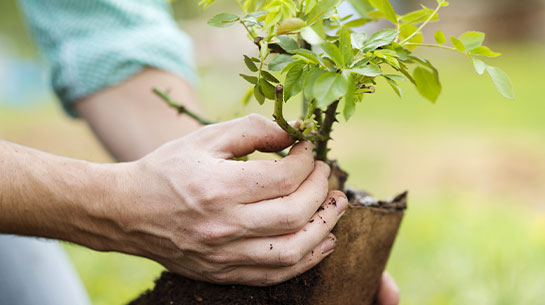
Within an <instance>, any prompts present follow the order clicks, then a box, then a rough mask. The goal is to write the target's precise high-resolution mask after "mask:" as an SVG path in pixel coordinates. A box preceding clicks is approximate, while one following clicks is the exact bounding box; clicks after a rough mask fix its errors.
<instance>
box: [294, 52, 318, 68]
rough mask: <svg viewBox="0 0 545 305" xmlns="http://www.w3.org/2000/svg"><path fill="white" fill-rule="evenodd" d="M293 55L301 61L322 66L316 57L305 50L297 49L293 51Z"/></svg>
mask: <svg viewBox="0 0 545 305" xmlns="http://www.w3.org/2000/svg"><path fill="white" fill-rule="evenodd" d="M293 53H295V54H296V57H297V58H299V59H302V60H306V61H307V62H308V63H313V64H321V65H323V62H322V60H321V58H320V57H318V55H317V54H316V53H314V52H312V51H309V50H306V49H297V50H295V51H293Z"/></svg>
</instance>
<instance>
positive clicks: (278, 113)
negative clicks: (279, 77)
mask: <svg viewBox="0 0 545 305" xmlns="http://www.w3.org/2000/svg"><path fill="white" fill-rule="evenodd" d="M275 93H276V99H275V102H274V114H273V117H274V120H275V121H276V123H277V124H278V126H280V128H282V129H284V131H286V132H287V133H288V134H289V135H290V136H292V137H294V138H296V139H298V140H305V136H304V135H303V133H302V132H301V131H300V130H298V129H295V128H294V127H293V126H291V125H290V124H289V123H288V122H287V121H286V119H285V118H284V113H283V109H282V107H283V106H284V105H283V104H284V86H282V85H278V86H276V92H275Z"/></svg>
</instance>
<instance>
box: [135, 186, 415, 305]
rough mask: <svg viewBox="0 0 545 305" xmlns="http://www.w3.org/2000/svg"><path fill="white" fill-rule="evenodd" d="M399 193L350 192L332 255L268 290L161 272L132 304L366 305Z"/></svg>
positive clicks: (394, 222) (392, 232) (401, 200)
mask: <svg viewBox="0 0 545 305" xmlns="http://www.w3.org/2000/svg"><path fill="white" fill-rule="evenodd" d="M406 195H407V193H403V194H401V195H399V196H397V197H395V198H394V199H392V200H389V201H377V200H375V199H374V198H372V197H371V196H369V195H368V194H367V193H365V192H355V191H351V190H348V191H347V196H348V198H349V201H350V203H351V204H350V206H349V208H348V209H347V210H346V213H345V214H344V215H343V217H342V218H341V219H340V220H339V222H338V223H337V226H336V227H335V229H334V231H333V232H334V234H335V236H336V237H337V246H336V247H335V251H334V252H333V253H332V254H331V255H330V256H329V257H328V258H326V259H325V260H324V261H323V262H321V263H320V264H319V265H318V266H317V267H316V268H313V269H311V270H310V271H308V272H306V273H304V274H302V275H300V276H298V277H296V278H294V279H292V280H289V281H287V282H285V283H282V284H279V285H276V286H271V287H249V286H237V285H227V286H225V285H215V284H210V283H205V282H199V281H193V280H190V279H187V278H184V277H181V276H178V275H175V274H173V273H170V272H164V273H163V274H162V276H161V278H160V279H158V280H157V282H156V285H155V288H154V289H153V290H151V291H147V292H145V293H144V294H143V295H142V296H140V297H139V298H138V299H136V300H134V301H132V302H131V303H130V305H151V304H153V305H159V304H160V305H163V304H165V305H190V304H208V305H216V304H217V305H231V304H232V305H235V304H236V305H246V304H253V305H273V304H280V305H305V304H309V305H310V304H312V305H315V304H324V305H325V304H328V305H337V304H339V305H340V304H342V305H352V304H353V305H370V304H373V303H374V298H375V295H376V292H377V289H378V285H379V283H380V278H381V274H382V272H383V270H384V267H385V266H386V262H387V260H388V256H389V254H390V250H391V248H392V245H393V243H394V240H395V237H396V235H397V231H398V228H399V225H400V223H401V219H402V218H403V214H404V210H405V208H406Z"/></svg>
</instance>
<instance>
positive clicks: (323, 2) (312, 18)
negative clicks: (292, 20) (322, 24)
mask: <svg viewBox="0 0 545 305" xmlns="http://www.w3.org/2000/svg"><path fill="white" fill-rule="evenodd" d="M338 3H339V0H320V1H317V4H316V6H315V7H314V8H313V9H312V10H311V11H310V13H309V14H308V16H307V20H306V21H307V23H308V24H313V23H314V22H316V21H318V20H319V19H320V18H321V17H322V16H324V14H325V13H327V12H328V11H330V10H332V9H333V8H335V7H336V6H337V4H338Z"/></svg>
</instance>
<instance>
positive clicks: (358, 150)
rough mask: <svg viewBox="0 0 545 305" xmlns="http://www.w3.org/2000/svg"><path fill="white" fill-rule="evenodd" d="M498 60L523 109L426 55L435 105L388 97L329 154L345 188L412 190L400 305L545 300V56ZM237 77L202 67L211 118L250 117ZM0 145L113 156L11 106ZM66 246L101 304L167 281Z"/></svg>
mask: <svg viewBox="0 0 545 305" xmlns="http://www.w3.org/2000/svg"><path fill="white" fill-rule="evenodd" d="M495 49H499V50H502V51H503V52H504V56H503V57H501V58H500V59H495V60H490V61H489V63H491V64H492V63H494V62H495V63H494V64H495V65H497V66H500V67H502V68H503V69H504V70H506V71H507V72H508V73H509V74H510V75H511V77H512V79H513V82H514V84H515V87H516V94H517V100H516V101H514V102H513V101H507V100H503V99H502V98H501V97H500V96H499V94H497V93H496V92H495V90H494V88H493V85H492V83H491V82H490V80H488V79H486V77H478V76H476V75H475V73H474V72H473V70H472V67H471V65H470V63H469V62H468V61H467V59H466V58H463V57H455V58H454V59H447V58H445V57H443V55H441V54H442V53H440V52H435V51H431V52H430V53H429V55H430V56H431V57H432V58H436V60H434V62H435V63H436V65H437V66H438V67H439V69H440V71H441V72H442V81H443V87H444V89H443V94H442V96H441V98H440V100H439V101H438V102H437V104H436V105H430V104H429V103H427V102H425V101H424V100H423V99H421V98H419V97H418V96H417V93H416V92H415V90H414V89H413V88H410V87H409V86H405V87H404V91H405V97H404V98H403V100H399V98H397V96H395V95H394V94H393V93H392V92H390V91H389V90H390V89H389V88H387V87H386V86H383V88H384V90H382V91H381V90H379V91H378V92H377V94H376V95H374V96H372V97H369V98H367V99H366V100H365V101H364V102H363V103H362V104H360V105H358V112H357V114H356V116H355V117H354V118H353V119H352V120H351V121H350V122H348V124H344V126H339V127H338V128H337V129H336V131H335V133H334V139H335V142H334V144H333V146H334V147H333V154H334V156H335V157H337V158H338V159H339V160H341V162H342V165H343V166H344V167H345V168H346V169H347V170H348V171H349V172H350V173H351V178H350V180H349V183H350V184H352V185H356V186H358V187H365V188H366V189H369V190H372V191H373V192H375V193H376V194H378V195H380V196H389V195H392V194H393V193H395V192H397V191H401V190H404V189H409V190H410V199H409V210H408V211H407V214H406V218H405V220H404V222H403V224H402V228H401V231H400V235H399V237H398V239H397V241H396V244H395V247H394V251H393V254H392V257H391V259H390V262H389V265H388V270H389V271H390V272H391V273H392V274H393V275H394V277H395V278H396V280H397V282H398V283H399V286H400V287H401V291H402V304H405V305H413V304H418V305H422V304H430V305H435V304H441V305H443V304H460V305H465V304H506V305H507V304H517V305H524V304H528V305H530V304H543V300H544V299H545V290H544V289H543V287H545V278H544V277H543V274H542V272H543V270H545V260H544V259H543V258H544V257H545V208H544V205H543V204H544V201H543V197H542V196H543V192H542V188H543V185H545V141H543V140H544V138H545V132H544V131H545V120H543V114H544V113H545V104H544V103H543V94H542V90H541V88H540V84H539V82H540V81H539V80H540V79H542V76H541V71H543V70H544V69H545V60H544V59H543V57H542V55H541V54H543V52H544V51H545V49H544V48H543V47H542V46H541V47H540V46H535V45H524V46H518V47H517V46H510V45H506V46H497V47H496V48H495ZM528 59H532V60H528ZM239 68H242V67H223V68H222V67H220V68H215V69H211V68H208V69H204V68H203V70H202V84H203V85H204V86H203V87H202V88H201V90H200V96H201V98H202V99H203V101H205V106H206V107H205V108H206V109H207V110H208V113H209V116H210V117H212V118H216V117H217V118H222V119H227V118H229V117H231V116H234V115H235V114H236V113H237V112H239V113H241V111H242V110H241V108H240V106H239V105H238V103H237V102H236V101H237V100H238V98H239V97H241V96H242V95H243V92H244V90H245V88H246V87H245V86H246V85H245V84H244V82H243V81H242V80H239V79H238V78H237V77H236V73H235V72H236V71H239V70H240V69H239ZM240 71H242V70H240ZM211 88H213V89H214V90H211ZM379 88H380V85H379ZM218 101H219V102H218ZM288 107H296V106H294V105H289V106H288ZM266 109H267V106H266V107H265V108H263V107H261V108H260V107H257V106H255V105H252V106H250V107H249V109H248V111H259V112H263V113H270V112H267V110H266ZM293 109H295V108H293ZM225 113H231V115H228V116H226V115H225ZM60 135H62V136H60ZM0 137H2V138H4V139H8V140H12V141H16V142H19V143H23V144H26V145H30V146H35V147H38V148H41V149H44V150H48V151H52V152H55V153H60V154H65V155H70V156H73V157H80V158H85V159H90V160H96V161H102V160H105V159H107V156H106V155H105V153H104V151H103V150H102V149H101V148H100V147H99V145H98V143H97V142H96V141H95V140H94V139H92V137H91V135H90V133H89V131H88V130H87V129H86V128H85V126H84V125H83V124H82V123H81V122H80V123H76V122H73V121H70V120H67V119H64V118H62V117H61V115H60V114H59V111H58V110H56V109H55V110H52V108H51V107H49V108H47V109H45V110H43V111H42V110H40V111H37V112H34V113H32V114H25V113H22V112H17V111H13V110H5V109H2V111H0ZM60 138H62V140H59V139H60ZM74 143H77V145H76V144H74ZM75 147H76V148H75ZM78 147H79V148H78ZM67 249H68V251H69V254H70V256H71V257H72V259H73V260H74V263H75V265H76V267H77V269H78V271H79V272H80V274H81V276H82V278H83V281H84V283H85V285H86V287H87V289H88V291H89V294H90V295H91V297H92V299H93V303H94V304H95V305H106V304H109V305H112V304H123V303H126V302H127V301H128V300H130V299H132V298H134V297H135V296H137V295H138V294H139V293H140V292H142V291H143V289H145V288H148V287H152V284H153V279H154V278H156V277H157V276H158V274H159V272H160V271H161V270H162V268H161V267H160V266H158V265H157V264H155V263H152V262H149V261H147V260H144V259H139V258H134V257H128V256H125V255H121V254H113V253H97V252H93V251H90V250H86V249H83V248H81V247H77V246H72V245H67Z"/></svg>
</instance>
